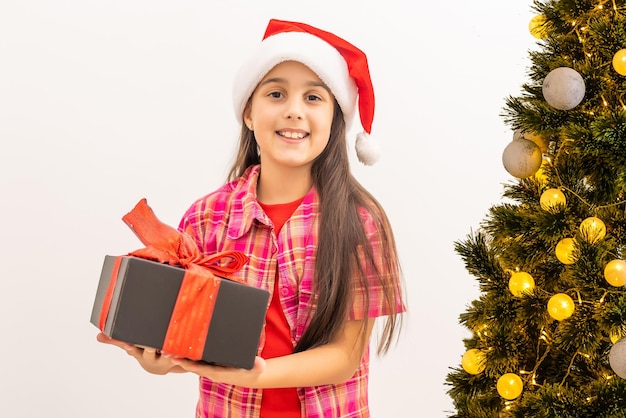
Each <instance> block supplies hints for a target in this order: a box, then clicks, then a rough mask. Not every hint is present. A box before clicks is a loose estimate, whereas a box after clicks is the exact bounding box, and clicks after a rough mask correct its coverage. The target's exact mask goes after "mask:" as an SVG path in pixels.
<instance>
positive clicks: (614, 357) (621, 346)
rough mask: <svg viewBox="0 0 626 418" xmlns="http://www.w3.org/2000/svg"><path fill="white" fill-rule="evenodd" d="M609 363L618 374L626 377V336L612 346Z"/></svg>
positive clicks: (623, 377)
mask: <svg viewBox="0 0 626 418" xmlns="http://www.w3.org/2000/svg"><path fill="white" fill-rule="evenodd" d="M609 364H610V365H611V369H613V371H614V372H615V374H616V375H618V376H619V377H621V378H622V379H626V338H622V339H621V340H619V341H618V342H616V343H615V344H613V347H611V351H610V352H609Z"/></svg>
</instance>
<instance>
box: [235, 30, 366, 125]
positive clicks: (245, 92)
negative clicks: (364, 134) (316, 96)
mask: <svg viewBox="0 0 626 418" xmlns="http://www.w3.org/2000/svg"><path fill="white" fill-rule="evenodd" d="M285 61H297V62H301V63H302V64H304V65H306V66H307V67H309V68H310V69H311V70H312V71H313V72H314V73H315V74H317V76H318V77H319V78H320V80H322V81H323V82H324V83H325V84H326V85H327V86H328V88H330V90H331V92H332V93H333V95H334V96H335V99H336V100H337V103H339V107H341V111H342V112H343V118H344V120H345V122H346V130H347V129H349V127H350V126H351V124H352V120H353V119H354V114H355V111H356V98H357V87H356V84H355V82H354V80H353V79H352V78H351V77H350V75H349V74H348V66H347V64H346V61H345V60H344V58H343V57H342V56H341V54H340V53H339V51H337V49H335V48H334V47H333V46H331V45H330V44H328V43H327V42H325V41H324V40H322V39H320V38H318V37H317V36H314V35H311V34H308V33H304V32H284V33H278V34H276V35H272V36H270V37H268V38H267V39H265V40H263V42H261V43H260V45H259V47H258V48H257V49H256V51H255V52H253V54H252V56H251V57H250V59H248V60H247V61H246V62H245V63H244V64H243V65H242V66H241V69H240V70H239V72H238V73H237V75H236V77H235V83H234V85H233V106H234V110H235V116H236V117H237V121H238V122H239V123H242V120H243V111H244V109H245V107H246V104H247V103H248V100H249V99H250V96H252V93H253V92H254V90H255V89H256V87H257V86H258V84H259V83H260V82H261V80H262V79H263V77H265V75H266V74H267V73H268V72H270V71H271V70H272V69H273V68H274V67H275V66H276V65H278V64H280V63H281V62H285Z"/></svg>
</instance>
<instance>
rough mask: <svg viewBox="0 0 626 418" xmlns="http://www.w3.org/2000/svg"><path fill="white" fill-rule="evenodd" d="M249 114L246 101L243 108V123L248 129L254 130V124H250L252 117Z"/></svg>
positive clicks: (249, 110) (248, 105) (248, 106)
mask: <svg viewBox="0 0 626 418" xmlns="http://www.w3.org/2000/svg"><path fill="white" fill-rule="evenodd" d="M250 114H251V109H250V102H249V101H248V104H247V105H246V108H245V109H244V110H243V123H245V124H246V126H247V127H248V129H249V130H251V131H254V126H252V118H251V117H250Z"/></svg>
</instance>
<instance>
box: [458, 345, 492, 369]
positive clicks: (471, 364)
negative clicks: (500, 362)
mask: <svg viewBox="0 0 626 418" xmlns="http://www.w3.org/2000/svg"><path fill="white" fill-rule="evenodd" d="M486 363H487V358H486V356H485V352H484V351H482V350H479V349H477V348H472V349H470V350H467V351H466V352H465V354H463V358H462V359H461V365H462V366H463V370H465V371H466V372H468V373H469V374H480V373H482V372H483V370H485V365H486Z"/></svg>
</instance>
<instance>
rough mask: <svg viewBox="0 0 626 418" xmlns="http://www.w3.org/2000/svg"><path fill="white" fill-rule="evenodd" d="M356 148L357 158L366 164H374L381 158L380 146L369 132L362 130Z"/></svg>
mask: <svg viewBox="0 0 626 418" xmlns="http://www.w3.org/2000/svg"><path fill="white" fill-rule="evenodd" d="M354 148H356V156H357V158H358V159H359V161H360V162H362V163H363V164H365V165H374V164H376V162H377V161H378V160H379V159H380V148H379V147H378V144H377V143H376V141H373V140H372V138H370V136H369V135H368V134H367V132H361V133H359V134H358V135H357V136H356V142H355V144H354Z"/></svg>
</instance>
